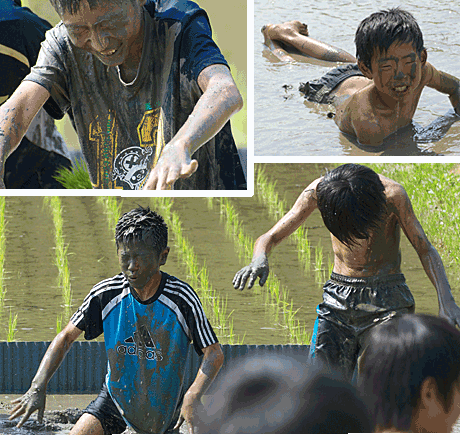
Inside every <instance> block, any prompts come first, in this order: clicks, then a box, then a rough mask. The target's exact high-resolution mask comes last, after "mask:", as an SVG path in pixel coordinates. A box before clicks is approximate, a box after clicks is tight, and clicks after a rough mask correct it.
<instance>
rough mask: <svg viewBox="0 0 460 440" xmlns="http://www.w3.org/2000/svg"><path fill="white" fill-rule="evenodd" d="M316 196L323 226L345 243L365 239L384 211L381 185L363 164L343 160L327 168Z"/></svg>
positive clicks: (383, 195)
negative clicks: (337, 165) (344, 162)
mask: <svg viewBox="0 0 460 440" xmlns="http://www.w3.org/2000/svg"><path fill="white" fill-rule="evenodd" d="M316 197H317V204H318V209H319V211H320V213H321V216H322V218H323V221H324V224H325V225H326V227H327V229H328V230H329V232H330V233H331V234H332V235H334V237H336V238H337V239H338V240H339V241H341V242H342V243H344V244H345V245H347V246H350V245H352V244H354V243H356V241H357V240H358V239H368V238H369V237H370V233H371V232H372V231H373V230H374V229H375V228H377V227H378V226H379V225H380V222H381V219H382V217H383V215H384V213H385V212H386V197H385V188H384V186H383V184H382V182H381V181H380V178H379V176H378V174H377V173H376V172H375V171H373V170H371V169H370V168H368V167H366V166H364V165H357V164H352V163H351V164H344V165H341V166H339V167H337V168H335V169H333V170H332V171H329V172H327V173H326V175H325V176H324V177H323V178H322V179H321V181H320V182H319V183H318V185H317V187H316Z"/></svg>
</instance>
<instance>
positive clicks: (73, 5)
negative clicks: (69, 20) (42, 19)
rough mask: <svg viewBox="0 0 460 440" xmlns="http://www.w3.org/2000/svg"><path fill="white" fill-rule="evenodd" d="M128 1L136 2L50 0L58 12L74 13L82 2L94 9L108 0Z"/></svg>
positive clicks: (133, 0)
mask: <svg viewBox="0 0 460 440" xmlns="http://www.w3.org/2000/svg"><path fill="white" fill-rule="evenodd" d="M127 1H129V2H131V3H134V2H135V1H136V0H50V3H51V5H52V6H53V8H54V9H55V10H56V12H57V13H58V14H63V13H68V14H72V15H74V14H76V13H77V12H78V11H79V9H80V5H81V4H82V3H88V6H89V8H90V9H94V8H97V7H98V6H99V5H101V4H104V3H107V2H112V3H118V4H122V3H126V2H127Z"/></svg>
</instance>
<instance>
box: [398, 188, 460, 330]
mask: <svg viewBox="0 0 460 440" xmlns="http://www.w3.org/2000/svg"><path fill="white" fill-rule="evenodd" d="M389 202H390V203H392V204H393V205H394V206H395V213H396V215H397V217H398V221H399V224H400V225H401V228H402V229H403V231H404V233H405V234H406V237H407V238H408V239H409V241H410V242H411V244H412V246H413V247H414V249H415V250H416V252H417V254H418V256H419V258H420V261H421V263H422V266H423V268H424V270H425V272H426V274H427V275H428V278H429V279H430V281H431V282H432V284H433V286H434V287H435V288H436V292H437V294H438V301H439V316H441V317H443V318H446V319H447V320H448V321H450V322H451V323H452V324H454V325H455V324H456V325H460V308H459V307H458V306H457V304H456V303H455V300H454V298H453V296H452V292H451V290H450V286H449V282H448V280H447V275H446V271H445V269H444V265H443V263H442V260H441V257H440V256H439V254H438V252H437V251H436V249H435V248H434V247H433V245H432V244H431V243H430V241H429V240H428V238H427V236H426V235H425V232H424V230H423V228H422V226H421V224H420V222H419V221H418V219H417V217H416V215H415V213H414V210H413V208H412V204H411V202H410V200H409V196H408V195H407V193H406V191H405V190H404V188H403V187H402V186H401V185H399V184H397V183H396V182H395V185H394V186H393V187H392V189H391V191H390V194H389Z"/></svg>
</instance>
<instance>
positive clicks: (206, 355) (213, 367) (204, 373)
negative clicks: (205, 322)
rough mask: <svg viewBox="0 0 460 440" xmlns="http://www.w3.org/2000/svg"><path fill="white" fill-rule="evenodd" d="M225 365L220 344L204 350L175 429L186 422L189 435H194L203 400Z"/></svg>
mask: <svg viewBox="0 0 460 440" xmlns="http://www.w3.org/2000/svg"><path fill="white" fill-rule="evenodd" d="M223 363H224V354H223V353H222V348H221V347H220V344H219V343H215V344H213V345H210V346H208V347H205V348H203V361H202V362H201V366H200V369H199V370H198V374H197V375H196V378H195V380H194V382H193V383H192V385H191V386H190V388H189V389H188V390H187V392H186V393H185V396H184V402H183V403H182V408H181V412H180V416H179V420H178V421H177V423H176V426H175V427H174V429H178V428H179V427H180V426H181V425H182V423H183V422H184V421H185V422H187V425H188V428H189V433H190V434H193V432H194V430H195V427H196V420H195V417H196V415H197V410H198V408H199V407H200V404H201V398H202V397H203V395H204V393H205V392H206V390H207V389H208V388H209V386H210V385H211V383H212V381H213V380H214V379H215V377H216V376H217V373H218V372H219V370H220V369H221V367H222V364H223Z"/></svg>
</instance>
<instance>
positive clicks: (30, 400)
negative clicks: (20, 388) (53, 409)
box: [9, 385, 46, 428]
mask: <svg viewBox="0 0 460 440" xmlns="http://www.w3.org/2000/svg"><path fill="white" fill-rule="evenodd" d="M11 403H12V404H13V405H16V406H15V407H14V408H13V409H12V410H11V411H10V417H9V420H13V419H15V418H16V417H19V416H21V415H23V414H24V415H23V417H22V418H21V420H20V421H19V423H18V424H17V425H16V426H17V427H18V428H20V427H21V426H22V425H23V424H24V423H25V422H26V421H27V420H28V418H29V417H30V415H31V414H32V413H33V412H35V411H37V410H38V415H37V420H38V422H39V423H42V421H43V413H44V412H45V404H46V389H44V388H43V389H40V388H37V387H34V386H33V385H32V386H31V387H30V388H29V390H28V391H27V392H26V393H25V394H24V395H23V396H21V397H19V398H18V399H15V400H13V401H12V402H11Z"/></svg>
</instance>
